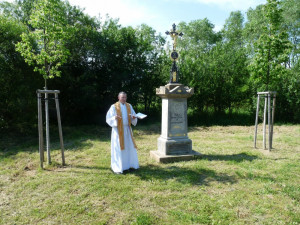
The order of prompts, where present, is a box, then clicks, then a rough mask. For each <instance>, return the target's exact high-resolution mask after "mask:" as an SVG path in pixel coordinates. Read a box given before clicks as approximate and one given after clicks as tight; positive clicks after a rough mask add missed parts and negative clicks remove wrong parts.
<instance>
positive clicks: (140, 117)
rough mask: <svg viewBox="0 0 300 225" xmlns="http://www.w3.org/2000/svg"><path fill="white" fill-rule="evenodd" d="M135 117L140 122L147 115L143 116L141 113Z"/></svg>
mask: <svg viewBox="0 0 300 225" xmlns="http://www.w3.org/2000/svg"><path fill="white" fill-rule="evenodd" d="M135 116H136V117H137V118H138V119H141V120H142V119H144V118H146V117H147V115H145V114H143V113H137V114H136V115H135Z"/></svg>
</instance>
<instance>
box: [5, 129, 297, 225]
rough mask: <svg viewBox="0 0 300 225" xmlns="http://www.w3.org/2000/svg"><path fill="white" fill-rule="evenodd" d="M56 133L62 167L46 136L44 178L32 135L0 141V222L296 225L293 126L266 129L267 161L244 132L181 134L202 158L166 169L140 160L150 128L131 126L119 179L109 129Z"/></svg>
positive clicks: (151, 143)
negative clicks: (130, 167) (130, 146)
mask: <svg viewBox="0 0 300 225" xmlns="http://www.w3.org/2000/svg"><path fill="white" fill-rule="evenodd" d="M63 130H64V140H65V148H66V152H65V156H66V163H67V165H66V166H65V167H62V166H61V164H60V162H61V160H60V151H59V142H58V139H57V138H56V136H57V134H56V133H54V132H53V134H55V136H54V135H53V137H52V140H51V143H52V145H51V149H52V152H51V155H52V159H53V164H52V165H50V166H47V165H46V168H45V170H41V169H39V156H38V139H37V137H20V138H4V137H1V139H0V141H1V143H0V148H1V150H0V224H272V225H273V224H300V207H299V201H300V164H299V162H300V160H299V159H300V125H286V126H275V127H274V144H273V147H274V149H273V151H272V152H271V153H268V152H267V151H263V150H262V149H253V147H252V146H253V131H254V127H253V126H251V127H249V126H243V127H242V126H227V127H221V126H212V127H191V128H190V129H189V130H190V132H189V137H190V138H191V139H192V141H193V149H194V150H196V151H198V152H200V153H202V154H203V155H202V157H201V158H199V159H196V160H192V161H187V162H177V163H170V164H158V163H156V162H154V161H153V160H152V159H150V158H149V152H150V151H151V150H155V149H156V144H157V138H158V137H159V133H160V128H159V125H155V124H154V125H150V126H138V127H136V128H134V135H135V137H136V141H137V145H138V147H139V150H138V156H139V161H140V169H139V170H137V171H133V172H129V173H126V174H125V175H115V174H113V173H112V172H111V170H110V129H109V128H107V127H103V128H101V127H97V126H86V127H64V128H63ZM259 134H260V135H259V142H258V146H259V147H260V148H261V146H262V141H261V139H262V137H261V134H262V132H261V130H260V131H259Z"/></svg>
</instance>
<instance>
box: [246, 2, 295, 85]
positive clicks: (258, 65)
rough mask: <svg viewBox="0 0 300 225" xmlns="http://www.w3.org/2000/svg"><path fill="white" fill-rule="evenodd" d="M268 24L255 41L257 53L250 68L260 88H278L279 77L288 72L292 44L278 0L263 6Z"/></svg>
mask: <svg viewBox="0 0 300 225" xmlns="http://www.w3.org/2000/svg"><path fill="white" fill-rule="evenodd" d="M263 13H264V16H265V18H266V20H267V21H266V22H267V23H266V25H265V26H264V27H263V29H262V34H261V36H260V37H259V39H258V40H257V41H256V42H255V43H254V46H255V55H254V58H253V61H252V63H251V64H250V66H249V68H250V71H251V73H252V78H253V80H254V82H255V83H257V84H260V85H259V86H260V89H267V90H269V88H272V89H276V86H277V85H278V81H279V78H280V77H282V76H283V75H284V74H285V73H286V71H287V70H286V63H287V62H288V60H289V53H290V48H291V44H290V41H289V40H288V34H287V32H286V31H285V30H282V26H281V25H282V9H281V8H279V2H278V1H277V0H268V2H267V4H266V5H265V6H264V7H263Z"/></svg>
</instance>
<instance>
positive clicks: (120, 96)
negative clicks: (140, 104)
mask: <svg viewBox="0 0 300 225" xmlns="http://www.w3.org/2000/svg"><path fill="white" fill-rule="evenodd" d="M118 99H119V101H120V102H121V103H123V104H124V103H125V102H126V100H127V95H126V94H119V96H118Z"/></svg>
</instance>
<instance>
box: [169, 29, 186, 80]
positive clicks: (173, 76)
mask: <svg viewBox="0 0 300 225" xmlns="http://www.w3.org/2000/svg"><path fill="white" fill-rule="evenodd" d="M166 34H167V35H170V36H171V38H172V39H173V51H172V53H171V60H172V61H173V64H172V67H171V70H170V81H169V83H178V78H179V77H178V68H177V65H176V60H177V59H178V53H177V52H176V44H177V38H178V36H180V37H181V36H182V35H183V33H182V32H178V31H176V25H175V23H174V24H173V25H172V29H171V30H170V31H167V32H166Z"/></svg>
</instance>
